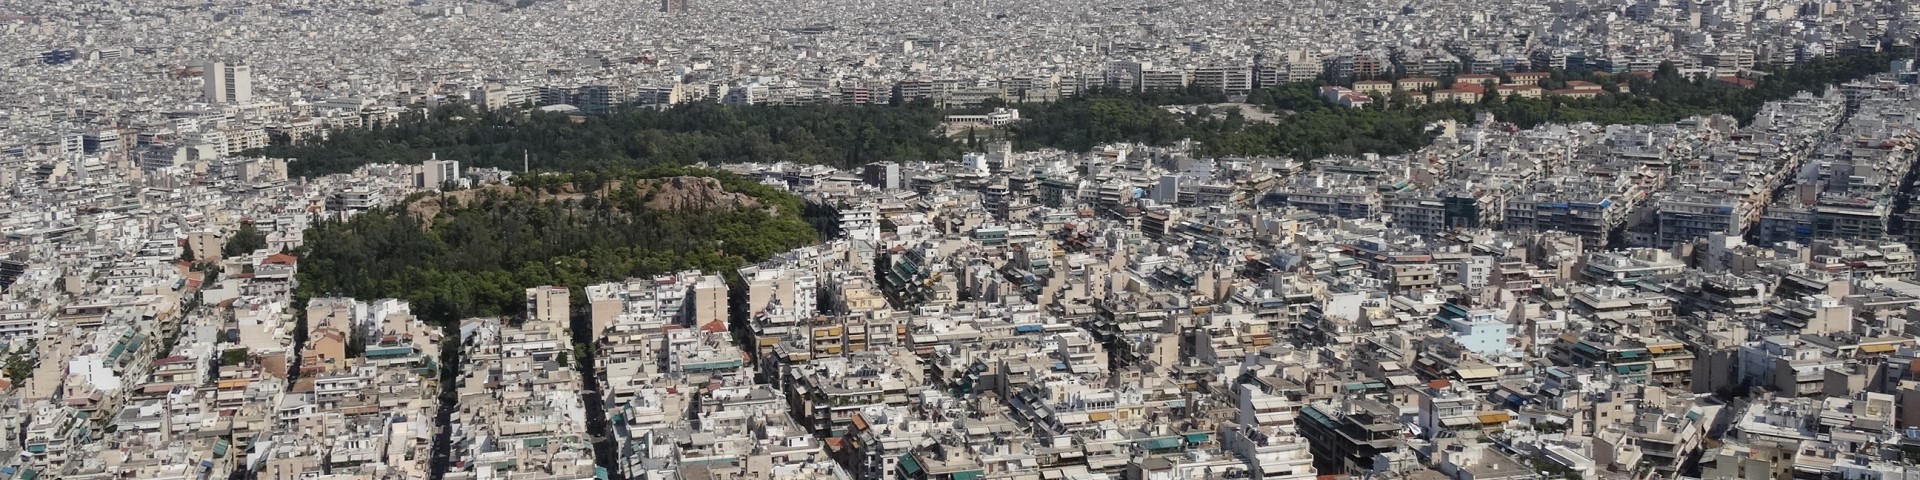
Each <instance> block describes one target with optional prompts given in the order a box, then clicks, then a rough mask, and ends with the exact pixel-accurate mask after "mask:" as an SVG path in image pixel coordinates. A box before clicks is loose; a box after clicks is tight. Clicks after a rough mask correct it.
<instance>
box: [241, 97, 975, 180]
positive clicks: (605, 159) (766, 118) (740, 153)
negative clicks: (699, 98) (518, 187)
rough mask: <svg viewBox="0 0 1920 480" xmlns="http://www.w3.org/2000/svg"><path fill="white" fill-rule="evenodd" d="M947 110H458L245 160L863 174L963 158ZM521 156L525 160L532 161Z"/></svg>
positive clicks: (917, 106) (328, 165)
mask: <svg viewBox="0 0 1920 480" xmlns="http://www.w3.org/2000/svg"><path fill="white" fill-rule="evenodd" d="M944 120H945V116H944V112H942V111H940V110H938V109H935V108H933V107H932V106H931V105H929V104H927V103H925V102H916V103H911V104H907V105H902V106H899V107H854V106H836V105H808V106H739V105H720V104H714V103H688V104H681V105H676V106H674V107H672V108H667V109H664V110H660V109H652V108H631V109H621V110H615V111H610V112H602V113H590V114H558V113H547V112H538V111H527V110H518V109H512V110H489V111H481V110H476V109H474V108H473V107H471V106H467V105H464V104H451V105H446V106H442V107H439V108H435V109H432V110H427V111H425V112H424V113H420V114H409V115H405V116H403V117H402V118H401V119H400V120H399V121H397V122H392V123H390V124H384V125H378V126H375V127H373V128H368V129H363V130H342V131H335V132H332V134H331V135H330V136H329V137H328V138H326V139H324V140H313V141H307V142H301V143H297V144H296V143H288V142H286V141H284V140H280V141H276V143H275V144H273V145H270V146H268V147H265V148H260V149H255V150H250V151H248V152H245V153H244V154H245V155H250V156H267V157H277V158H292V159H295V161H293V162H290V163H289V164H288V168H289V170H291V172H289V173H291V174H293V175H298V176H312V175H324V174H330V173H342V172H349V171H352V170H353V169H354V168H356V167H359V166H361V165H365V164H368V163H420V161H421V160H425V159H427V158H429V157H431V156H434V155H438V156H439V158H447V159H458V160H461V161H462V162H466V165H467V166H479V167H494V168H504V169H509V170H520V168H521V161H522V159H523V158H525V157H530V162H529V163H531V167H532V168H534V169H537V170H549V171H577V170H586V169H611V168H615V167H623V168H628V169H634V170H639V169H645V168H648V167H652V166H656V165H691V164H695V163H700V162H708V163H711V164H721V163H735V162H773V161H794V162H801V163H812V164H822V165H832V166H837V167H843V168H845V167H854V166H859V165H863V164H866V163H869V162H875V161H883V160H892V161H913V160H934V159H944V158H958V157H959V155H960V153H961V152H960V144H959V143H958V142H955V141H953V140H951V139H948V138H947V137H945V136H942V135H941V134H940V131H939V130H940V124H941V122H942V121H944ZM523 153H524V155H525V157H523Z"/></svg>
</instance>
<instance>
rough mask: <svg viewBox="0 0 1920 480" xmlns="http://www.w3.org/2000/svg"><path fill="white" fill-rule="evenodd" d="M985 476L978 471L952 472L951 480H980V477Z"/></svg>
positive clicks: (984, 473)
mask: <svg viewBox="0 0 1920 480" xmlns="http://www.w3.org/2000/svg"><path fill="white" fill-rule="evenodd" d="M985 475H986V472H981V471H979V470H967V471H964V472H953V480H974V479H976V478H980V477H982V476H985Z"/></svg>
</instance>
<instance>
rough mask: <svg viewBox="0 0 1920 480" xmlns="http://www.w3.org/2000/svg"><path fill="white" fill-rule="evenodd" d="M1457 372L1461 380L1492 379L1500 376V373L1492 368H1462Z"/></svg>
mask: <svg viewBox="0 0 1920 480" xmlns="http://www.w3.org/2000/svg"><path fill="white" fill-rule="evenodd" d="M1457 372H1458V373H1459V374H1460V378H1463V379H1473V378H1494V377H1498V376H1500V371H1499V370H1496V369H1494V368H1493V367H1473V368H1462V369H1459V370H1457Z"/></svg>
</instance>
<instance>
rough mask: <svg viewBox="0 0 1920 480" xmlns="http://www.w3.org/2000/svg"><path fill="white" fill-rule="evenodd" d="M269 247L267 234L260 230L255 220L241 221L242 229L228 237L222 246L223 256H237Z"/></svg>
mask: <svg viewBox="0 0 1920 480" xmlns="http://www.w3.org/2000/svg"><path fill="white" fill-rule="evenodd" d="M262 248H267V235H266V234H265V233H261V232H260V228H259V227H255V226H253V222H240V229H239V230H237V231H235V232H233V236H231V237H227V243H226V244H225V245H222V246H221V247H220V256H221V257H228V258H231V257H237V256H241V255H246V254H249V253H253V252H254V251H255V250H259V249H262Z"/></svg>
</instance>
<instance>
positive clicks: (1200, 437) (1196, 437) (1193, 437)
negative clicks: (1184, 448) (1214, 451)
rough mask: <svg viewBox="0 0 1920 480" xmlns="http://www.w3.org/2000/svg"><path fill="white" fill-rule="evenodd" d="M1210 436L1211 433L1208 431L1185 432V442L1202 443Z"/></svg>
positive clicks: (1211, 435)
mask: <svg viewBox="0 0 1920 480" xmlns="http://www.w3.org/2000/svg"><path fill="white" fill-rule="evenodd" d="M1211 437H1213V434H1210V433H1189V434H1187V443H1202V442H1206V441H1207V439H1208V438H1211Z"/></svg>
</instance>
